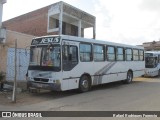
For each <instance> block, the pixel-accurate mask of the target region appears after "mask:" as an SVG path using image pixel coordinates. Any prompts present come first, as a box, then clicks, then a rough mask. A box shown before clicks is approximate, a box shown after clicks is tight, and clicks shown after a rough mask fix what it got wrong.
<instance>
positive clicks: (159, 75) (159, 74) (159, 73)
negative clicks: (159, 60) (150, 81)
mask: <svg viewBox="0 0 160 120" xmlns="http://www.w3.org/2000/svg"><path fill="white" fill-rule="evenodd" d="M158 77H160V69H159V70H158Z"/></svg>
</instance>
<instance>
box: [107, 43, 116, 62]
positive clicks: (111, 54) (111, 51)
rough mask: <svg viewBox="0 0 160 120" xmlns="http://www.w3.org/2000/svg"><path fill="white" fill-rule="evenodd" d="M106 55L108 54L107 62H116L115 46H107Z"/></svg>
mask: <svg viewBox="0 0 160 120" xmlns="http://www.w3.org/2000/svg"><path fill="white" fill-rule="evenodd" d="M106 51H107V52H106V53H107V57H106V58H107V60H108V61H115V60H116V51H115V47H113V46H107V47H106Z"/></svg>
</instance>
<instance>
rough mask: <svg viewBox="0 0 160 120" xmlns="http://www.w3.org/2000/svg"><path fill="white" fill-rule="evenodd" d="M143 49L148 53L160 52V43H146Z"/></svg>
mask: <svg viewBox="0 0 160 120" xmlns="http://www.w3.org/2000/svg"><path fill="white" fill-rule="evenodd" d="M143 47H144V48H145V50H146V51H150V50H160V41H153V42H145V43H143Z"/></svg>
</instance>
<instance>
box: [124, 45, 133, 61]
mask: <svg viewBox="0 0 160 120" xmlns="http://www.w3.org/2000/svg"><path fill="white" fill-rule="evenodd" d="M125 54H126V57H125V58H126V61H132V60H133V53H132V49H131V48H126V53H125Z"/></svg>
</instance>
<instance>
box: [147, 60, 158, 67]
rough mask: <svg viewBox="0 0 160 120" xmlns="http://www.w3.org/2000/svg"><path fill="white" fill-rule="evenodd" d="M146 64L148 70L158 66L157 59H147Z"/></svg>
mask: <svg viewBox="0 0 160 120" xmlns="http://www.w3.org/2000/svg"><path fill="white" fill-rule="evenodd" d="M145 63H146V68H155V67H156V65H157V62H156V57H146V59H145Z"/></svg>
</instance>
